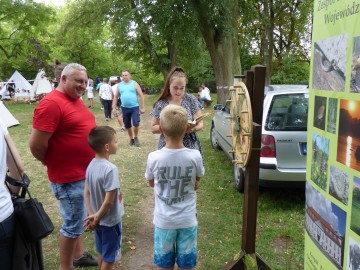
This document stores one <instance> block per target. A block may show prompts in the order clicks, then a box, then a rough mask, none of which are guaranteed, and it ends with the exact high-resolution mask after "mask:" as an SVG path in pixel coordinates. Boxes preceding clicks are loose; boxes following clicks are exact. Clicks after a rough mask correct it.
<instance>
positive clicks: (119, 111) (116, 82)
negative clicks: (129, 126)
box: [111, 79, 125, 132]
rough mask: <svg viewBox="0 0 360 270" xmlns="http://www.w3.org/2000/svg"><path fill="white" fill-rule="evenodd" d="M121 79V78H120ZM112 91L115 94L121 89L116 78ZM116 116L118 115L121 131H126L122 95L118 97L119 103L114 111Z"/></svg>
mask: <svg viewBox="0 0 360 270" xmlns="http://www.w3.org/2000/svg"><path fill="white" fill-rule="evenodd" d="M120 81H121V80H120ZM111 89H112V92H113V94H114V97H115V94H116V92H117V91H118V90H119V80H117V79H116V80H115V81H114V83H113V85H112V86H111ZM114 117H117V120H118V123H119V126H120V132H124V131H125V127H124V121H123V116H122V113H121V99H120V97H119V98H118V99H117V103H116V111H115V113H114Z"/></svg>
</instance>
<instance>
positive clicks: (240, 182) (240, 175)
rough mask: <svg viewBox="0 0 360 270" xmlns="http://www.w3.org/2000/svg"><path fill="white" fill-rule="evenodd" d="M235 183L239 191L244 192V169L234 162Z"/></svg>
mask: <svg viewBox="0 0 360 270" xmlns="http://www.w3.org/2000/svg"><path fill="white" fill-rule="evenodd" d="M233 170H234V184H235V188H236V189H237V191H239V192H240V193H244V183H245V174H244V171H243V169H242V168H241V167H240V166H239V165H238V164H236V163H235V164H234V169H233Z"/></svg>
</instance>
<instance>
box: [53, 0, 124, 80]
mask: <svg viewBox="0 0 360 270" xmlns="http://www.w3.org/2000/svg"><path fill="white" fill-rule="evenodd" d="M96 3H97V2H96ZM99 8H100V5H99V3H97V6H96V9H94V10H93V9H90V7H89V6H88V4H87V3H86V1H76V2H73V3H69V4H68V5H67V6H65V8H63V9H62V11H61V12H60V13H59V18H58V28H57V29H56V30H55V31H56V34H55V37H56V38H55V40H54V44H53V46H54V47H55V48H57V50H56V51H55V52H54V53H53V58H54V59H59V60H60V62H67V63H69V62H77V63H80V64H82V65H84V66H85V67H86V68H87V69H88V75H89V76H90V77H92V78H95V77H96V76H101V77H108V76H110V75H113V74H114V71H117V70H118V68H117V67H116V61H117V60H118V58H117V57H113V56H112V54H111V51H110V48H109V46H110V44H109V37H110V30H109V28H108V25H107V24H106V22H104V21H103V19H102V13H101V12H100V11H99Z"/></svg>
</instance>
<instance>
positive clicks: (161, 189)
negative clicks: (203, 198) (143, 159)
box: [145, 104, 205, 269]
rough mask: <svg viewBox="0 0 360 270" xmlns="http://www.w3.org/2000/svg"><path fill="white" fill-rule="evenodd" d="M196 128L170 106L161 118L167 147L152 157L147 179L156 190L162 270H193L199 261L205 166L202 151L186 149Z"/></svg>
mask: <svg viewBox="0 0 360 270" xmlns="http://www.w3.org/2000/svg"><path fill="white" fill-rule="evenodd" d="M191 128H192V127H191V126H189V125H188V114H187V112H186V110H185V109H184V108H183V107H181V106H178V105H172V104H170V105H168V106H166V107H165V108H164V109H163V110H162V111H161V114H160V130H161V132H162V133H163V134H164V137H165V147H163V148H162V149H160V150H157V151H154V152H152V153H150V154H149V156H148V160H147V165H146V172H145V178H146V179H147V180H148V181H149V185H150V186H151V187H153V188H154V195H155V210H154V220H153V222H154V225H155V229H154V264H155V265H156V266H157V267H158V269H173V267H174V264H175V262H176V263H177V265H178V267H179V269H192V268H193V267H195V265H196V258H197V228H198V227H197V225H198V222H197V217H196V190H197V188H198V186H199V181H200V177H202V176H204V172H205V170H204V166H203V160H202V157H201V154H200V152H199V151H198V150H195V149H189V148H186V147H185V146H184V143H183V137H184V135H185V132H189V130H190V129H191Z"/></svg>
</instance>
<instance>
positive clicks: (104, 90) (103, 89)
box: [99, 78, 114, 121]
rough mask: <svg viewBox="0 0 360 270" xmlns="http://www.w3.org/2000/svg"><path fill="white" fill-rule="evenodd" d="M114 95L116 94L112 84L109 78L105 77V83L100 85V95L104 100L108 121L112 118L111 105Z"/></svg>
mask: <svg viewBox="0 0 360 270" xmlns="http://www.w3.org/2000/svg"><path fill="white" fill-rule="evenodd" d="M113 96H114V94H113V92H112V88H111V86H110V85H109V84H108V79H107V78H104V80H103V84H102V85H101V86H100V91H99V97H100V99H101V100H102V104H103V107H104V114H105V120H106V121H109V120H110V119H111V105H112V100H113Z"/></svg>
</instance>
